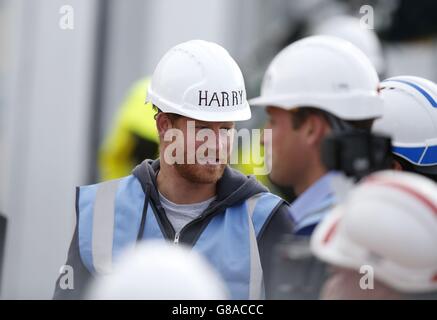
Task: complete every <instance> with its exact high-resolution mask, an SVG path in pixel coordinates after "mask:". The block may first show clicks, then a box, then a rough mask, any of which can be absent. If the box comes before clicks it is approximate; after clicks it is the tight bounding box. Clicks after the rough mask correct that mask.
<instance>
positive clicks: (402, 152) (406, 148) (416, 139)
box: [373, 76, 437, 173]
mask: <svg viewBox="0 0 437 320" xmlns="http://www.w3.org/2000/svg"><path fill="white" fill-rule="evenodd" d="M380 94H381V97H382V98H383V100H384V115H383V117H382V118H381V119H378V120H377V121H375V123H374V126H373V130H374V131H380V132H384V133H386V134H389V135H391V136H392V143H393V153H394V154H396V155H398V156H399V157H401V158H404V159H405V160H407V161H408V162H410V163H412V164H414V165H417V166H435V165H437V85H436V84H435V83H434V82H432V81H429V80H426V79H424V78H419V77H413V76H398V77H393V78H389V79H387V80H384V81H382V82H381V92H380ZM436 173H437V172H436Z"/></svg>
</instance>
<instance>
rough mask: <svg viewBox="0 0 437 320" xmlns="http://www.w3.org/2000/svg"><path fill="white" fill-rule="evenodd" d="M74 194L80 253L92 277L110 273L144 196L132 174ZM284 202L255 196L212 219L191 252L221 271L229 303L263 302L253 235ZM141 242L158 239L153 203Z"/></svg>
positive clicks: (128, 241)
mask: <svg viewBox="0 0 437 320" xmlns="http://www.w3.org/2000/svg"><path fill="white" fill-rule="evenodd" d="M78 192H79V194H78V196H77V199H78V203H77V210H78V234H79V250H80V255H81V258H82V261H83V262H84V265H85V266H86V267H87V269H88V270H89V271H90V272H92V273H108V272H110V270H111V267H112V263H113V261H116V259H117V257H119V256H120V252H121V251H123V250H124V249H126V248H127V247H128V246H133V245H135V243H136V238H137V234H138V231H139V228H140V223H141V217H142V213H143V208H144V201H145V195H144V192H143V189H142V187H141V185H140V182H139V181H138V180H137V178H135V177H134V176H132V175H131V176H128V177H126V178H122V179H118V180H112V181H108V182H103V183H100V184H97V185H91V186H84V187H80V188H79V190H78ZM281 201H282V200H281V199H280V198H279V197H277V196H275V195H272V194H270V193H260V194H257V195H255V196H253V197H251V198H249V199H247V200H246V201H243V202H241V203H239V204H236V205H234V206H232V207H229V208H227V209H226V211H225V212H224V214H219V215H216V216H215V217H213V218H212V219H211V221H210V222H209V224H208V225H207V226H206V227H205V229H204V231H203V232H202V233H201V235H200V236H199V238H198V240H197V241H196V243H195V245H194V246H193V248H194V249H195V250H197V251H199V252H201V253H202V254H203V255H204V256H205V257H206V258H207V259H208V260H209V262H210V263H211V264H212V266H213V267H215V269H216V270H217V271H218V272H219V273H220V275H221V276H222V278H223V280H224V281H225V283H226V284H227V286H228V288H229V291H230V293H231V297H232V298H233V299H260V298H264V285H263V274H262V267H261V260H260V257H259V250H258V243H257V237H258V236H259V234H260V231H261V230H262V227H263V226H264V225H265V223H266V222H267V221H268V220H269V217H270V216H271V214H272V212H273V210H274V208H275V207H276V206H277V205H278V204H279V203H280V202H281ZM147 207H148V209H147V215H146V222H145V228H144V233H143V237H142V239H145V240H148V239H162V240H164V235H163V234H162V232H161V229H160V227H159V224H158V221H157V220H156V217H155V214H154V212H153V209H152V207H151V205H148V206H147Z"/></svg>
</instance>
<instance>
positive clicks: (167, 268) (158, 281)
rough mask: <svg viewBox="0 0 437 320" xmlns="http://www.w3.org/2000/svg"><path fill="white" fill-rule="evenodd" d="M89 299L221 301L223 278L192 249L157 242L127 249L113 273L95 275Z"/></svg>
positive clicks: (222, 297)
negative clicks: (95, 278) (95, 279)
mask: <svg viewBox="0 0 437 320" xmlns="http://www.w3.org/2000/svg"><path fill="white" fill-rule="evenodd" d="M88 297H89V298H90V299H98V300H100V299H104V300H126V299H128V300H202V299H205V300H223V299H227V298H228V297H229V295H228V291H227V289H226V288H225V285H224V284H223V281H222V279H221V278H220V277H219V275H218V274H217V273H216V271H215V270H213V269H212V267H211V266H210V265H209V264H208V262H207V261H206V260H205V259H204V258H203V257H202V256H200V254H198V253H197V252H195V251H192V250H190V249H188V248H186V247H184V246H180V245H178V246H175V245H173V244H167V243H163V242H158V241H146V242H144V243H140V244H138V245H137V247H136V248H132V249H130V250H127V251H126V252H125V254H124V256H122V257H120V260H119V261H118V264H116V265H115V267H114V269H113V272H112V273H111V274H109V275H106V276H101V277H100V278H97V281H96V282H95V283H94V286H93V287H92V288H91V290H90V292H89V295H88Z"/></svg>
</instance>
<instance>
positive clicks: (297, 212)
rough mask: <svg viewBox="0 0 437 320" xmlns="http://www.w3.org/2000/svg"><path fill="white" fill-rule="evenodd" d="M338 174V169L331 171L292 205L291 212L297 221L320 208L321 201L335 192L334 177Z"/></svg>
mask: <svg viewBox="0 0 437 320" xmlns="http://www.w3.org/2000/svg"><path fill="white" fill-rule="evenodd" d="M338 174H339V173H338V172H336V171H329V172H328V173H326V174H325V175H323V176H322V177H321V178H320V179H319V180H317V181H316V182H315V183H313V184H312V185H311V186H310V187H309V188H308V189H306V190H305V191H304V192H303V193H302V194H301V195H300V196H299V197H297V199H296V200H295V201H294V202H293V203H292V204H291V205H290V214H291V216H292V218H293V219H294V221H295V222H299V221H301V220H302V219H303V218H305V216H307V215H308V214H310V213H311V212H313V211H314V210H315V209H319V207H320V204H321V202H322V201H323V200H325V199H326V198H327V197H329V196H332V195H333V194H334V188H333V186H332V179H333V177H335V176H337V175H338Z"/></svg>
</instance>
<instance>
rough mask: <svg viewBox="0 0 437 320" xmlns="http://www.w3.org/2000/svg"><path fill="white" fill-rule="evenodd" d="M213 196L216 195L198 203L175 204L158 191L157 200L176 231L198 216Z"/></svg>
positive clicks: (211, 200)
mask: <svg viewBox="0 0 437 320" xmlns="http://www.w3.org/2000/svg"><path fill="white" fill-rule="evenodd" d="M215 198H216V196H214V197H212V198H209V199H208V200H205V201H202V202H198V203H191V204H177V203H174V202H171V201H170V200H168V199H167V198H166V197H164V196H163V195H162V194H161V193H160V192H159V200H160V201H161V204H162V206H163V207H164V211H165V214H166V215H167V218H168V220H170V223H171V224H172V225H173V228H174V229H175V231H176V233H177V232H179V231H181V229H182V228H183V227H184V226H185V225H186V224H187V223H189V222H191V221H193V220H194V219H196V218H197V217H198V216H200V215H201V214H202V213H203V212H204V211H205V210H206V208H208V206H209V205H210V203H211V202H213V201H214V200H215Z"/></svg>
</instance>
